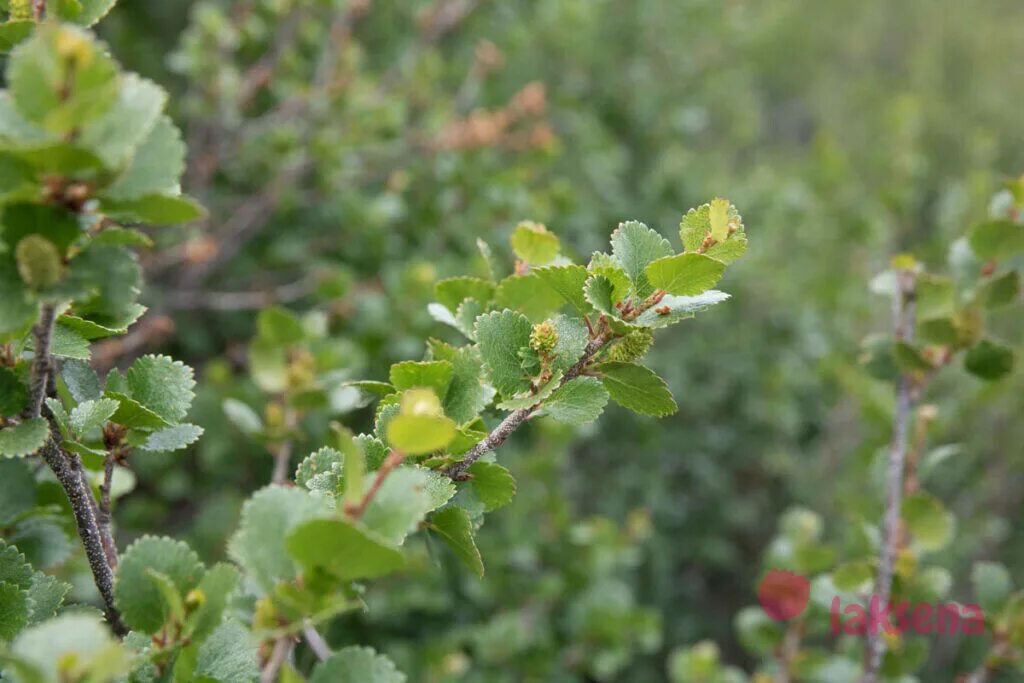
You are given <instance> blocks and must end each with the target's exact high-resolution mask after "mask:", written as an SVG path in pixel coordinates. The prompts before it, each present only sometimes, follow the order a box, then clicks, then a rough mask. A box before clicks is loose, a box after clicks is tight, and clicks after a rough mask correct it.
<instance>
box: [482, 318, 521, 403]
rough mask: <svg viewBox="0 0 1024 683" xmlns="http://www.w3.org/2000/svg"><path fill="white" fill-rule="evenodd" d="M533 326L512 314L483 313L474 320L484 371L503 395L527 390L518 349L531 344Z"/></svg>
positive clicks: (512, 394) (511, 394)
mask: <svg viewBox="0 0 1024 683" xmlns="http://www.w3.org/2000/svg"><path fill="white" fill-rule="evenodd" d="M532 330H533V326H532V325H531V324H530V321H529V319H527V318H526V316H524V315H522V314H521V313H516V312H514V311H509V310H505V311H496V312H494V313H486V314H484V315H481V316H480V317H479V318H477V320H476V338H477V343H478V345H479V349H480V357H481V358H482V359H483V362H484V371H485V372H486V374H487V377H488V378H489V379H490V381H491V384H493V385H494V388H495V389H497V390H498V393H499V394H501V395H502V396H514V395H515V394H517V393H519V392H520V391H525V390H527V389H529V387H530V378H529V377H528V376H527V375H526V374H525V373H524V372H523V369H522V366H521V365H520V363H519V350H520V349H521V348H523V347H527V346H529V344H530V332H531V331H532Z"/></svg>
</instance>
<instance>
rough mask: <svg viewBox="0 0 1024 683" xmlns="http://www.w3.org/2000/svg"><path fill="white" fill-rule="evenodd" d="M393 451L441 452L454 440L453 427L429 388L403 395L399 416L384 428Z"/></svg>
mask: <svg viewBox="0 0 1024 683" xmlns="http://www.w3.org/2000/svg"><path fill="white" fill-rule="evenodd" d="M386 432H387V440H388V443H389V444H391V446H392V447H393V448H397V449H398V450H400V451H402V452H403V453H405V454H407V455H423V454H425V453H431V452H433V451H436V450H440V449H442V448H444V447H445V446H447V445H448V444H449V443H450V442H451V440H452V439H453V438H455V432H456V427H455V423H454V422H452V421H451V419H449V418H447V417H445V416H444V413H443V411H442V408H441V402H440V401H439V400H438V398H437V394H435V393H434V392H433V391H432V390H430V389H409V390H407V391H406V392H405V393H403V394H402V402H401V406H400V408H399V412H398V415H396V416H395V417H394V418H392V419H391V421H390V422H388V424H387V428H386Z"/></svg>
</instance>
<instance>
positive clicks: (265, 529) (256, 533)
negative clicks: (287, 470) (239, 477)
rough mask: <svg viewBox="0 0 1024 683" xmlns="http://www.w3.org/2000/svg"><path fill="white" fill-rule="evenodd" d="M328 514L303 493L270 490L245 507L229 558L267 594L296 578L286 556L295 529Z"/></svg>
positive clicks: (279, 488)
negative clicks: (278, 585) (275, 587)
mask: <svg viewBox="0 0 1024 683" xmlns="http://www.w3.org/2000/svg"><path fill="white" fill-rule="evenodd" d="M327 511H328V507H327V504H326V502H325V501H323V500H322V499H319V498H316V497H313V496H310V495H309V494H308V493H306V492H305V491H303V490H302V489H297V488H285V487H282V486H267V487H265V488H263V489H260V490H259V491H257V492H256V493H255V494H254V495H253V496H252V498H250V499H249V500H248V501H246V503H245V505H244V506H243V507H242V521H241V523H240V524H239V527H238V531H236V532H235V535H234V536H232V537H231V540H230V541H229V542H228V554H229V555H231V557H232V559H234V560H235V561H236V562H237V563H238V564H240V565H241V566H242V567H243V568H244V569H245V570H246V571H247V572H248V573H249V574H250V575H252V577H253V579H254V580H255V581H256V583H257V584H258V585H259V586H260V588H262V589H263V590H264V591H265V592H270V591H271V590H273V587H274V584H276V583H277V582H278V581H290V580H292V579H294V578H295V576H296V573H295V565H294V564H293V563H292V561H291V559H290V557H289V555H288V553H287V552H286V547H285V543H286V541H285V539H286V538H288V536H289V534H290V533H291V531H292V529H295V528H296V527H298V526H299V525H301V524H302V523H303V522H306V521H307V520H309V519H312V518H313V517H316V516H318V515H320V514H324V513H326V512H327Z"/></svg>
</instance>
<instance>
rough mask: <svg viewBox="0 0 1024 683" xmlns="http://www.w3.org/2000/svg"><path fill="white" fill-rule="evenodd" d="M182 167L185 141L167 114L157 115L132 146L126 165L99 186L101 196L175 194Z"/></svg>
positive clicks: (116, 198) (177, 190) (132, 197)
mask: <svg viewBox="0 0 1024 683" xmlns="http://www.w3.org/2000/svg"><path fill="white" fill-rule="evenodd" d="M184 170H185V143H184V142H182V140H181V133H180V132H178V129H177V128H176V127H175V126H174V124H173V123H172V122H171V119H170V118H168V117H167V116H161V117H160V118H159V119H158V120H157V122H156V125H155V126H153V128H152V129H151V130H150V131H149V135H147V136H146V138H145V139H144V140H142V142H141V143H140V144H139V146H138V148H136V150H135V154H134V156H132V159H131V162H130V163H129V164H128V166H127V168H125V170H124V171H123V172H122V173H121V175H120V176H118V178H117V180H115V181H114V182H113V184H111V185H110V186H108V187H107V188H106V189H104V190H103V196H104V197H109V198H111V199H115V200H126V199H127V200H130V199H138V198H140V197H144V196H146V195H164V194H168V195H172V196H173V195H177V194H178V193H179V192H180V189H179V187H178V181H179V179H180V178H181V174H182V172H183V171H184Z"/></svg>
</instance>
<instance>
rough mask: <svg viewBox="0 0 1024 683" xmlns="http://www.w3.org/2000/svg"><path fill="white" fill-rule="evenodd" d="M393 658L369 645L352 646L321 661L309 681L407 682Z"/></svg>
mask: <svg viewBox="0 0 1024 683" xmlns="http://www.w3.org/2000/svg"><path fill="white" fill-rule="evenodd" d="M405 681H406V678H405V674H403V673H401V672H399V671H398V669H396V668H395V665H394V664H393V663H392V662H391V660H390V659H388V658H387V657H385V656H384V655H379V654H377V653H376V652H375V651H374V650H373V649H371V648H368V647H356V646H349V647H346V648H342V649H341V650H338V651H337V652H335V653H334V654H333V655H331V658H330V659H328V660H327V661H326V662H322V663H320V664H317V665H316V667H315V668H314V669H313V675H312V676H311V677H310V679H309V683H405Z"/></svg>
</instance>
